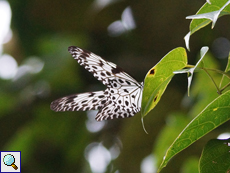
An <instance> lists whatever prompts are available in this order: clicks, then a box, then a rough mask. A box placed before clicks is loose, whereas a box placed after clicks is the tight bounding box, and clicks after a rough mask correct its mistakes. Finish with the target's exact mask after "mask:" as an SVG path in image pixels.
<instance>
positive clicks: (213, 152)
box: [199, 139, 230, 173]
mask: <svg viewBox="0 0 230 173" xmlns="http://www.w3.org/2000/svg"><path fill="white" fill-rule="evenodd" d="M229 143H230V139H228V140H219V139H212V140H210V141H209V142H208V143H207V144H206V145H205V147H204V150H203V152H202V155H201V158H200V164H199V170H200V173H209V172H229V171H230V164H229V163H230V154H229V150H230V147H229V145H228V144H229Z"/></svg>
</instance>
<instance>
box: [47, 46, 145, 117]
mask: <svg viewBox="0 0 230 173" xmlns="http://www.w3.org/2000/svg"><path fill="white" fill-rule="evenodd" d="M68 51H69V52H70V53H71V54H72V56H73V58H74V59H76V60H77V62H78V63H79V64H80V65H81V66H83V67H84V68H85V69H86V70H88V71H89V72H91V73H92V74H93V76H94V77H95V78H96V79H97V80H99V81H101V82H102V83H103V84H104V85H105V86H106V87H107V88H106V89H105V90H104V91H96V92H86V93H80V94H73V95H70V96H66V97H62V98H59V99H57V100H55V101H53V102H52V103H51V105H50V108H51V109H52V110H54V111H56V112H59V111H87V110H99V111H98V113H97V115H96V118H95V119H96V120H97V121H102V120H109V119H114V118H126V117H132V116H134V115H135V114H136V113H138V112H139V111H140V109H141V100H142V92H143V82H142V83H139V82H137V81H136V80H135V79H134V78H132V77H131V76H130V75H129V74H127V73H126V72H124V71H123V69H122V68H120V67H118V66H117V65H116V64H114V63H112V62H108V61H105V60H104V59H102V58H101V57H100V56H97V55H95V54H94V53H92V52H90V51H87V50H84V49H81V48H79V47H76V46H70V47H69V48H68Z"/></svg>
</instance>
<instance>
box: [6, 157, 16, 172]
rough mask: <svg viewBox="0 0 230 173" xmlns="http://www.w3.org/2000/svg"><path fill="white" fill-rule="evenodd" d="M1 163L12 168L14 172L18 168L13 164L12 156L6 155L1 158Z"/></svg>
mask: <svg viewBox="0 0 230 173" xmlns="http://www.w3.org/2000/svg"><path fill="white" fill-rule="evenodd" d="M3 162H4V164H5V165H7V166H12V167H13V168H14V169H15V170H17V169H18V167H17V166H16V165H15V164H14V163H15V158H14V156H13V155H12V154H7V155H5V156H4V158H3Z"/></svg>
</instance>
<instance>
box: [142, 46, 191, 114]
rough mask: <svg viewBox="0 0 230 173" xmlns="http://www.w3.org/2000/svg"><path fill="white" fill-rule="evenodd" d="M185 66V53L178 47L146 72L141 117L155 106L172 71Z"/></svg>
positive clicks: (171, 75)
mask: <svg viewBox="0 0 230 173" xmlns="http://www.w3.org/2000/svg"><path fill="white" fill-rule="evenodd" d="M186 65H187V54H186V51H185V49H184V48H182V47H178V48H176V49H173V50H172V51H170V52H169V53H168V54H167V55H165V56H164V57H163V58H162V59H161V61H160V62H159V63H158V64H156V65H155V66H154V67H153V68H152V69H150V70H149V71H148V73H147V75H146V77H145V81H144V91H143V97H142V106H141V108H142V109H141V113H142V117H144V116H145V115H146V114H147V113H148V112H149V111H150V110H152V109H153V108H154V107H155V106H156V105H157V103H158V102H159V100H160V98H161V96H162V94H163V93H164V91H165V89H166V87H167V85H168V83H169V82H170V80H171V79H172V77H173V76H174V74H173V71H176V70H180V69H182V68H184V67H185V66H186Z"/></svg>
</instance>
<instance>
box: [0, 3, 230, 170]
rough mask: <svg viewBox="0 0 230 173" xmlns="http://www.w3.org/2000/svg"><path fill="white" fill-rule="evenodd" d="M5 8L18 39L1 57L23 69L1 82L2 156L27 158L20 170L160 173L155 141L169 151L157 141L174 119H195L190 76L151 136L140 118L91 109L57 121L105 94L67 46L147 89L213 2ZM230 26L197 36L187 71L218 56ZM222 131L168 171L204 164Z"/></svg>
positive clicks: (178, 80) (167, 98)
mask: <svg viewBox="0 0 230 173" xmlns="http://www.w3.org/2000/svg"><path fill="white" fill-rule="evenodd" d="M0 2H1V3H2V2H9V4H10V7H11V12H12V18H11V30H12V38H11V39H10V40H9V41H8V42H6V43H5V44H4V45H3V48H2V49H1V52H0V53H1V55H5V54H8V55H10V56H12V57H13V58H14V59H15V60H16V62H17V64H16V66H15V69H16V70H15V72H14V73H13V72H12V70H11V68H10V67H11V65H12V63H11V65H10V66H9V68H8V67H7V68H6V70H7V69H8V70H9V71H11V72H12V75H11V76H10V77H4V76H1V77H0V118H1V120H0V129H1V133H0V141H1V143H0V147H1V148H0V150H2V151H21V153H22V165H21V166H22V172H67V171H68V172H116V173H118V172H120V173H123V172H147V173H148V172H149V171H150V172H154V170H155V169H156V168H154V158H155V157H154V153H153V152H152V151H153V148H154V147H155V143H156V142H158V145H161V143H159V141H160V140H162V138H159V137H158V136H159V134H160V132H161V130H162V129H163V127H165V126H167V125H168V124H170V121H171V120H172V119H173V118H167V117H168V116H169V115H170V114H172V112H173V113H174V114H175V112H177V111H181V110H182V111H183V113H184V114H183V115H182V117H183V116H186V113H187V112H188V108H187V107H186V106H184V104H181V103H182V102H183V101H182V99H183V98H184V96H185V95H186V92H187V90H186V89H187V79H186V75H177V76H175V77H174V78H173V80H172V82H171V83H170V85H169V87H168V88H167V90H166V93H165V94H164V96H163V97H162V100H161V101H160V103H159V104H158V105H157V107H156V108H155V109H154V110H153V111H151V113H150V114H149V115H148V116H147V117H146V118H145V119H144V122H145V127H146V129H147V131H148V133H149V134H148V135H147V134H146V133H145V132H144V130H143V128H142V124H141V115H140V113H138V114H137V115H135V116H134V117H133V118H127V119H117V120H112V121H104V122H96V120H94V118H95V112H93V111H91V112H88V113H86V112H61V113H60V112H58V113H56V112H53V111H51V110H50V103H51V102H52V101H53V100H55V99H57V98H59V97H63V96H66V95H70V94H74V93H81V92H87V91H97V90H104V89H105V86H103V85H102V84H101V83H100V82H99V81H97V80H96V79H94V78H93V76H92V75H91V74H90V73H88V72H87V71H86V70H85V69H84V68H83V67H81V66H79V64H78V63H77V61H75V60H74V59H73V58H72V57H71V55H70V54H69V53H68V51H67V49H68V47H69V46H72V45H75V46H79V47H81V48H84V49H87V50H90V51H92V52H94V53H95V54H97V55H100V56H102V57H103V58H105V59H106V60H109V61H111V62H114V63H115V64H118V65H119V66H120V67H122V68H123V69H125V71H126V72H128V73H129V74H131V75H132V76H133V77H134V78H135V79H137V81H140V82H141V81H143V80H144V77H145V74H146V73H147V72H148V70H149V69H150V68H151V67H153V66H154V65H155V64H156V63H157V62H158V61H159V60H160V59H161V58H162V57H163V56H164V55H165V54H167V53H168V52H169V51H170V50H172V49H174V48H176V47H179V46H182V47H185V44H184V39H183V37H184V36H185V35H186V34H187V33H188V31H189V23H190V20H186V19H185V17H186V16H188V15H192V14H195V13H196V12H197V10H198V9H199V8H200V7H201V6H202V5H203V3H205V1H204V0H192V1H189V0H187V1H184V0H177V1H171V0H163V1H153V0H145V1H141V0H139V1H137V0H135V1H129V0H119V1H118V0H85V1H80V0H66V1H63V0H56V1H47V0H20V1H15V0H9V1H0ZM1 5H2V4H0V6H1ZM229 24H230V23H229V21H228V20H227V17H223V19H222V18H221V19H220V20H219V21H218V22H217V26H216V27H215V29H214V30H211V29H210V26H208V27H206V28H204V29H203V30H201V31H199V32H198V33H197V34H195V35H194V36H192V37H191V43H190V48H191V52H189V53H188V56H189V60H188V61H189V63H190V64H194V63H195V60H196V58H197V54H198V51H199V49H200V48H201V47H202V46H204V45H206V46H210V48H212V49H211V52H213V53H214V54H215V53H217V52H218V51H216V49H214V48H215V47H214V48H213V47H212V46H213V42H214V40H215V39H217V38H219V37H226V38H230V33H229V31H227V29H228V28H227V27H224V25H229ZM0 58H1V57H0ZM0 60H1V59H0ZM11 60H12V59H11ZM216 61H217V62H218V63H220V64H221V63H222V61H223V62H224V61H225V60H219V59H218V60H216ZM2 62H3V61H0V63H2ZM13 64H14V63H13ZM212 87H213V86H212ZM213 88H214V87H213ZM185 97H186V96H185ZM190 102H192V101H191V100H190ZM194 116H195V115H194ZM172 121H174V120H172ZM181 121H184V120H181ZM187 122H188V121H186V123H187ZM174 125H176V124H174ZM228 125H229V124H228ZM183 127H184V126H183ZM183 127H182V128H183ZM226 127H227V125H225V126H223V128H222V130H220V131H224V130H223V129H226ZM172 133H173V129H172ZM219 133H220V132H219V131H215V132H213V133H211V134H209V135H207V137H206V138H204V139H203V138H202V139H201V140H199V141H198V142H197V143H195V144H194V145H192V146H191V147H189V148H188V149H186V150H185V151H183V152H182V153H180V154H178V155H177V156H176V157H175V158H174V159H173V160H172V161H171V162H170V163H169V165H168V166H167V167H166V168H165V169H163V171H162V172H175V173H176V172H186V171H185V170H186V164H185V163H184V162H185V160H186V159H189V163H190V161H193V160H192V159H194V158H195V163H197V157H199V155H200V153H201V151H202V146H203V145H204V144H205V143H206V142H207V140H208V139H210V138H215V137H216V136H217V134H219ZM167 136H170V134H168V135H166V137H165V138H167ZM162 145H164V144H163V143H162ZM158 152H160V153H161V154H164V152H165V151H163V150H162V151H158ZM190 156H191V157H192V158H189V157H190ZM158 162H159V160H158ZM186 163H188V162H186ZM181 165H184V166H182V168H181ZM187 165H189V166H191V165H192V164H187ZM194 165H195V166H196V164H194Z"/></svg>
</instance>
